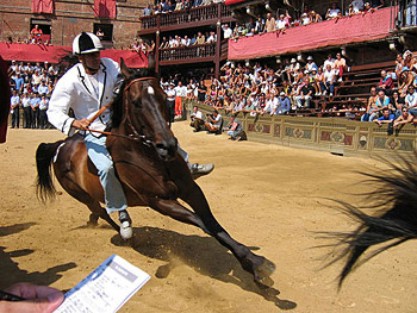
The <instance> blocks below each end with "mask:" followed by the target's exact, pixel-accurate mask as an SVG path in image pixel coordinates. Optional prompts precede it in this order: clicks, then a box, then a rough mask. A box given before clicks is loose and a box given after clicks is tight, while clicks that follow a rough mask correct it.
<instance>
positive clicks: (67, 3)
mask: <svg viewBox="0 0 417 313" xmlns="http://www.w3.org/2000/svg"><path fill="white" fill-rule="evenodd" d="M32 1H33V0H13V1H1V2H0V41H7V40H10V39H11V40H13V42H17V41H24V40H25V39H27V38H28V37H29V34H30V30H31V29H32V28H33V26H34V25H39V27H40V28H41V29H42V30H43V33H44V34H46V35H50V42H51V43H52V44H54V45H63V46H69V45H71V43H72V39H73V38H74V36H75V35H76V34H78V33H79V32H81V31H90V32H96V30H97V29H98V28H99V27H100V28H101V29H102V30H103V31H104V33H105V38H104V43H105V45H107V46H108V47H114V48H116V49H126V48H127V47H129V45H130V43H131V42H132V40H133V38H134V37H135V36H136V34H137V32H138V31H139V30H140V20H139V17H140V16H142V13H143V8H144V7H145V6H146V5H147V4H148V0H114V1H116V12H117V13H116V18H114V19H109V18H98V17H95V14H94V1H99V0H48V1H53V2H54V13H53V14H37V13H33V12H32ZM48 38H49V37H48Z"/></svg>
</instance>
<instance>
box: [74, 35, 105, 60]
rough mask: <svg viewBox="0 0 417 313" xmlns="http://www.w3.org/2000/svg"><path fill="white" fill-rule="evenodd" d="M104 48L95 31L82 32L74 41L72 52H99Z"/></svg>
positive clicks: (77, 53)
mask: <svg viewBox="0 0 417 313" xmlns="http://www.w3.org/2000/svg"><path fill="white" fill-rule="evenodd" d="M102 49H103V45H102V44H101V42H100V39H99V38H98V37H97V36H96V35H94V34H93V33H88V32H82V33H81V34H78V35H77V36H76V37H75V38H74V41H73V43H72V52H73V53H74V54H75V55H80V54H88V53H93V52H98V51H100V50H102Z"/></svg>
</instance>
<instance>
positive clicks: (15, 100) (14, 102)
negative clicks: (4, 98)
mask: <svg viewBox="0 0 417 313" xmlns="http://www.w3.org/2000/svg"><path fill="white" fill-rule="evenodd" d="M19 103H20V97H19V95H16V96H12V97H11V98H10V105H11V106H13V107H15V106H17V105H19Z"/></svg>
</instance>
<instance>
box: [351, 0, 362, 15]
mask: <svg viewBox="0 0 417 313" xmlns="http://www.w3.org/2000/svg"><path fill="white" fill-rule="evenodd" d="M351 4H352V5H353V12H355V13H358V12H360V11H362V9H363V1H362V0H353V1H352V2H351Z"/></svg>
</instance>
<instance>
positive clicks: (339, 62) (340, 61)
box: [334, 52, 347, 82]
mask: <svg viewBox="0 0 417 313" xmlns="http://www.w3.org/2000/svg"><path fill="white" fill-rule="evenodd" d="M334 68H335V69H336V71H337V76H338V79H337V81H339V82H341V81H342V79H343V73H344V72H345V70H346V69H347V65H346V60H345V58H343V57H342V54H341V53H340V52H339V53H337V54H336V60H335V61H334Z"/></svg>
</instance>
